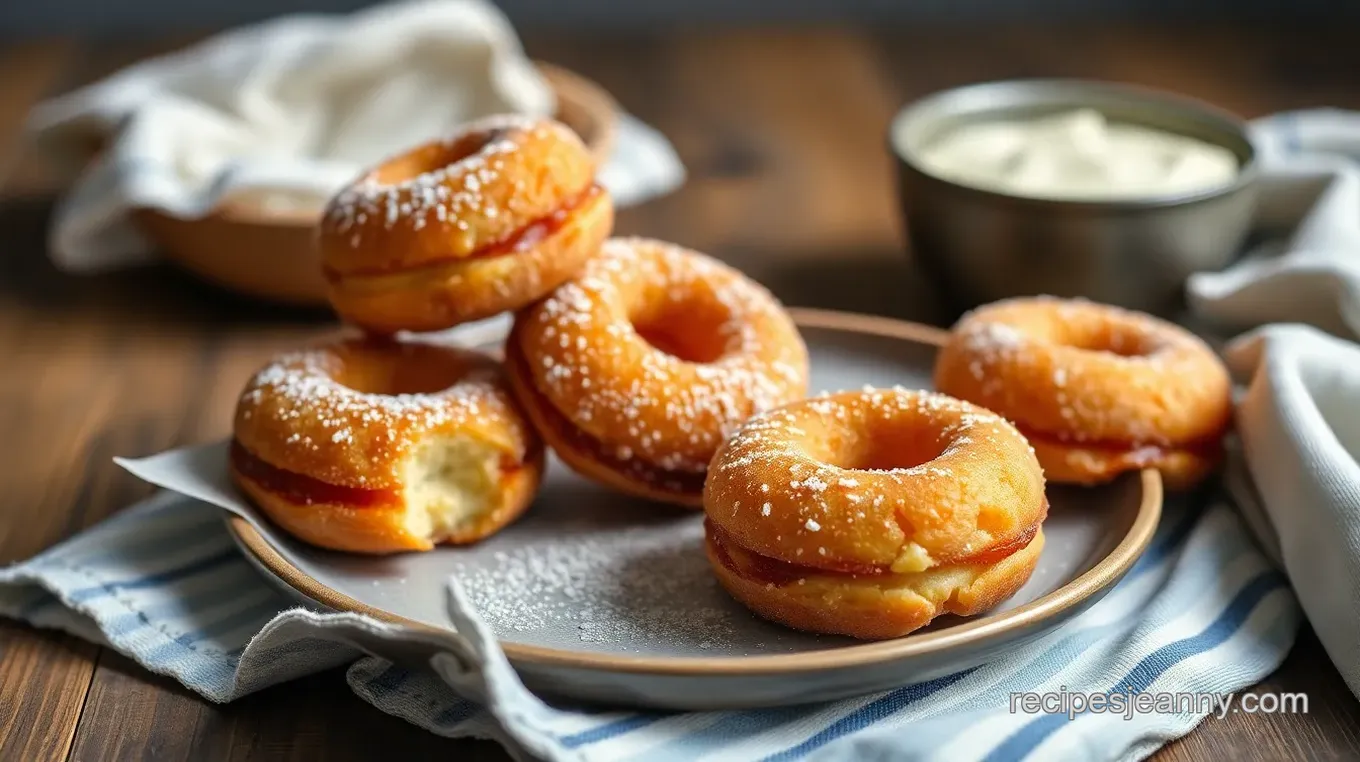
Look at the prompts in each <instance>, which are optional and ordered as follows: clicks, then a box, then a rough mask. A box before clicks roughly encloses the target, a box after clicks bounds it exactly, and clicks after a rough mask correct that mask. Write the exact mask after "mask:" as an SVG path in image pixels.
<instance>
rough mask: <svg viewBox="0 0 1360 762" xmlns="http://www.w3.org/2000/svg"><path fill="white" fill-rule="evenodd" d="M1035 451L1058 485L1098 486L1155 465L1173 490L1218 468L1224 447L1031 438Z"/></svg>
mask: <svg viewBox="0 0 1360 762" xmlns="http://www.w3.org/2000/svg"><path fill="white" fill-rule="evenodd" d="M1030 444H1031V445H1032V446H1033V447H1034V454H1035V456H1036V457H1038V458H1039V463H1040V465H1042V466H1043V467H1044V478H1046V479H1048V480H1049V481H1052V482H1055V483H1058V484H1083V485H1096V484H1104V483H1106V482H1109V481H1113V480H1114V478H1115V477H1117V476H1119V475H1120V474H1122V473H1125V472H1128V471H1138V470H1142V469H1144V468H1155V469H1157V470H1158V471H1160V472H1161V474H1162V483H1163V485H1165V486H1166V488H1167V489H1170V490H1184V489H1189V488H1191V487H1193V486H1195V485H1196V484H1198V483H1200V482H1202V481H1204V479H1206V478H1208V476H1209V475H1210V474H1212V473H1213V472H1214V470H1215V469H1216V468H1218V464H1219V463H1220V462H1221V461H1222V459H1223V448H1222V447H1221V446H1215V447H1211V448H1200V449H1177V448H1167V447H1157V446H1144V447H1137V448H1133V449H1123V450H1116V449H1108V448H1103V447H1091V446H1086V445H1078V444H1069V443H1065V442H1058V441H1054V440H1051V439H1047V438H1043V437H1031V438H1030Z"/></svg>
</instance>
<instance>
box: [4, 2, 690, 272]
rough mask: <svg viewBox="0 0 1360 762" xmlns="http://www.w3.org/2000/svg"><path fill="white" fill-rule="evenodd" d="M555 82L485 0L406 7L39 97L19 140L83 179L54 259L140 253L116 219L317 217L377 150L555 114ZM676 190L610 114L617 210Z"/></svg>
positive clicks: (656, 146) (310, 22)
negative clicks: (219, 213) (468, 126)
mask: <svg viewBox="0 0 1360 762" xmlns="http://www.w3.org/2000/svg"><path fill="white" fill-rule="evenodd" d="M554 105H555V103H554V96H553V92H552V89H551V88H550V87H549V86H548V85H547V83H546V82H544V80H543V79H542V78H541V77H540V75H539V74H538V71H537V70H536V69H535V68H534V66H533V64H532V62H530V61H529V60H528V59H527V58H526V57H525V55H524V51H523V49H522V48H521V47H520V43H519V40H518V38H517V37H516V36H515V33H514V30H513V29H512V28H511V27H510V24H509V22H508V21H507V20H506V19H505V17H504V16H503V15H501V13H500V12H499V11H498V10H496V9H495V7H493V6H492V5H490V4H489V3H486V2H483V1H482V0H416V1H414V2H406V3H400V4H394V5H381V6H377V7H375V8H372V9H369V10H366V11H363V12H360V13H356V14H353V15H350V16H319V15H315V16H290V17H285V18H282V19H278V20H275V21H269V22H266V23H263V24H259V25H256V26H250V27H244V28H241V29H237V30H234V31H231V32H228V33H226V34H223V35H220V36H217V37H214V38H212V39H210V40H208V41H206V42H204V43H201V44H199V45H196V46H194V47H191V48H189V49H187V50H184V51H181V52H178V53H174V54H172V55H169V56H165V57H162V58H156V59H152V60H149V61H146V62H143V63H140V64H137V65H135V66H132V67H130V68H128V69H125V70H123V71H121V72H118V73H117V74H114V75H113V76H111V77H109V78H108V79H105V80H103V81H101V82H97V83H95V84H93V85H90V86H88V87H84V88H81V89H79V90H76V91H75V92H72V93H69V94H67V95H63V96H61V97H58V98H56V99H54V100H51V101H48V102H45V103H42V104H39V105H38V106H37V107H36V108H35V109H34V110H33V112H32V114H31V115H30V117H29V122H28V130H29V132H30V135H31V136H32V138H33V139H34V141H35V142H36V145H37V146H38V147H39V148H40V149H41V150H42V151H43V152H44V154H46V155H47V156H49V157H51V158H52V159H53V160H54V163H55V164H57V165H58V166H60V167H63V168H64V169H65V170H66V171H67V172H68V173H72V174H76V173H78V174H79V178H78V180H77V181H76V182H75V184H74V186H73V187H72V189H71V190H70V192H69V193H68V194H67V196H66V197H65V198H64V199H62V201H61V203H60V205H59V206H58V208H57V211H56V216H55V220H54V224H53V228H52V232H51V242H50V247H49V248H50V251H51V254H52V257H53V259H54V261H55V262H56V263H57V265H58V266H59V267H62V268H63V269H67V270H71V271H94V270H103V269H109V268H114V267H118V266H121V265H125V264H129V263H132V262H136V261H139V260H142V259H145V258H147V257H148V256H149V255H151V254H152V248H151V246H150V245H149V243H148V242H147V241H146V240H145V239H144V238H143V237H142V236H141V235H140V234H139V233H138V231H137V229H136V228H135V227H134V226H133V225H132V224H131V222H130V220H129V217H128V213H129V212H130V211H131V210H133V209H136V208H155V209H160V210H163V211H165V212H167V213H169V214H171V215H173V216H177V217H185V218H197V217H202V216H205V215H207V214H209V213H211V212H212V211H213V210H215V209H217V208H219V207H221V206H223V205H226V204H234V203H246V204H252V205H263V206H264V207H265V208H271V209H279V210H292V211H297V210H319V209H320V207H321V205H322V204H324V202H325V201H326V199H328V198H329V197H330V196H331V195H332V194H333V193H334V192H335V191H336V190H337V189H338V188H340V187H341V186H342V185H344V184H345V183H346V182H349V181H350V180H352V179H353V178H354V177H355V176H356V175H357V174H358V173H359V171H360V170H361V169H362V168H363V167H365V166H367V165H369V164H372V163H374V162H376V161H378V160H381V159H382V158H383V157H385V156H388V155H390V154H393V153H396V152H398V151H400V150H403V149H405V148H408V147H410V146H412V145H417V144H419V143H421V142H424V141H426V140H429V139H432V138H434V137H437V136H439V135H443V134H447V133H448V132H449V131H450V129H451V128H453V127H455V126H456V125H458V124H460V123H462V122H465V121H467V120H469V119H473V118H476V117H480V116H484V115H487V114H492V113H500V112H517V113H526V114H535V115H542V114H550V113H552V112H553V109H554ZM683 180H684V168H683V166H682V165H681V163H680V161H679V159H678V158H677V157H676V155H675V151H674V150H673V149H672V148H671V146H670V144H669V143H668V142H667V141H666V139H665V138H664V137H662V136H661V135H660V134H659V133H657V132H656V131H655V130H653V129H651V128H650V127H648V126H646V125H645V124H642V123H641V122H639V121H638V120H636V119H634V118H632V117H630V116H628V115H626V114H621V115H620V123H619V125H618V130H617V134H616V138H615V149H614V152H613V155H612V156H611V157H610V160H609V161H608V162H607V163H606V164H605V166H604V167H602V169H601V172H600V181H601V183H602V184H604V185H605V186H606V187H608V188H609V190H610V192H611V193H612V194H613V196H614V198H615V200H616V202H617V203H618V204H620V205H629V204H635V203H638V202H641V201H644V200H646V199H647V198H650V197H652V196H655V195H659V194H663V193H667V192H669V191H671V190H673V189H674V188H676V187H678V186H679V185H680V183H682V182H683Z"/></svg>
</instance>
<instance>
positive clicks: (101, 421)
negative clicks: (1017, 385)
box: [0, 24, 1360, 762]
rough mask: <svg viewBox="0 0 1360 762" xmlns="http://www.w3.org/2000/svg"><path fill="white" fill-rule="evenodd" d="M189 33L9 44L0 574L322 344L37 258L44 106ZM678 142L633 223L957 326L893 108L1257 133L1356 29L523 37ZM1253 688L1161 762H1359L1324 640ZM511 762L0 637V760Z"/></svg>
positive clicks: (1355, 60)
mask: <svg viewBox="0 0 1360 762" xmlns="http://www.w3.org/2000/svg"><path fill="white" fill-rule="evenodd" d="M189 40H190V38H187V37H186V38H180V39H168V40H157V41H154V42H137V43H129V42H117V43H115V42H107V41H88V40H65V39H62V40H46V41H40V42H30V43H18V44H11V45H8V46H0V442H2V443H0V456H2V457H0V485H2V486H0V562H9V561H14V560H18V559H22V558H26V557H28V556H31V555H33V554H35V553H37V552H38V551H40V550H42V549H43V548H45V547H47V546H48V545H51V544H52V543H55V542H57V541H59V540H61V539H62V538H64V537H67V536H69V535H70V534H72V533H74V532H78V531H80V530H81V529H82V528H83V527H87V526H89V525H91V524H93V523H95V522H97V521H99V520H100V519H101V518H103V517H104V516H107V515H108V514H110V513H111V512H113V511H116V510H118V509H119V508H122V507H124V506H126V505H128V504H130V503H132V502H133V501H136V500H138V499H140V498H142V497H145V496H146V495H147V494H148V493H149V492H150V490H149V488H148V487H146V486H145V485H143V484H140V483H138V482H137V481H136V480H134V479H132V478H131V477H130V476H128V475H126V474H124V473H122V472H121V471H120V470H119V469H117V468H116V467H115V466H114V465H113V464H112V463H111V462H110V458H112V457H113V456H115V455H134V456H135V455H147V454H150V453H153V452H157V451H160V450H163V449H166V448H169V447H175V446H179V445H184V444H189V443H195V442H202V441H206V440H210V439H214V438H218V437H221V436H224V435H225V434H226V433H227V432H228V430H229V415H230V412H231V409H232V405H233V402H234V398H235V396H236V394H237V392H238V389H239V388H240V386H241V384H243V383H244V381H245V379H246V376H247V375H248V374H249V373H250V371H251V370H253V369H254V367H255V366H257V365H258V364H260V363H261V362H262V361H263V360H264V359H265V358H266V357H267V356H269V355H270V354H272V353H274V352H275V351H277V350H279V349H281V348H284V347H289V346H292V345H295V344H297V343H300V342H304V341H307V340H308V339H310V338H313V337H315V336H317V335H319V334H321V333H325V332H328V331H331V330H333V325H332V323H331V322H330V320H329V318H328V317H327V316H326V315H325V314H314V313H307V312H299V311H294V310H285V309H279V308H274V307H269V306H266V305H260V304H256V303H252V302H250V301H248V300H244V299H240V298H235V297H232V296H228V295H225V294H221V293H218V292H217V291H215V290H213V289H212V288H210V287H207V286H205V285H203V284H200V283H197V282H195V281H194V280H192V279H191V278H189V277H186V276H184V275H181V274H180V273H178V272H175V271H173V270H170V269H169V268H165V267H150V268H145V269H139V270H136V271H130V272H122V273H118V274H113V275H104V276H91V277H69V276H65V275H62V274H60V273H58V272H56V271H55V270H54V269H53V268H52V267H51V266H50V265H49V264H48V263H47V261H46V259H45V255H44V239H45V235H46V228H47V224H48V221H49V218H50V214H51V209H52V203H53V195H54V193H56V192H57V191H58V190H59V189H58V188H57V187H56V183H55V181H54V179H53V178H52V177H51V176H50V175H48V174H47V173H46V172H45V171H44V169H43V168H42V166H41V165H40V164H39V163H38V162H37V161H35V159H34V157H32V156H31V155H29V151H28V149H27V148H26V147H25V146H24V145H23V142H22V140H21V137H22V130H21V127H22V121H23V118H24V114H25V112H26V111H27V109H28V108H29V106H30V105H31V104H32V103H34V102H35V101H36V100H38V99H41V98H43V97H44V96H48V95H51V94H55V93H58V92H61V91H63V90H66V89H69V88H71V87H73V86H76V85H78V84H81V83H83V82H87V81H90V80H91V79H93V78H96V77H98V76H101V75H103V74H105V73H108V72H110V71H112V70H113V69H115V68H117V67H120V66H123V65H126V64H128V63H130V62H132V61H135V60H137V59H138V58H141V57H143V56H146V55H149V54H154V53H156V52H160V51H165V50H168V49H171V48H174V47H176V46H179V45H182V44H184V43H185V42H187V41H189ZM526 44H527V47H528V49H529V52H530V53H531V54H532V55H534V56H535V57H538V58H542V59H546V60H549V61H554V62H557V63H560V64H563V65H565V66H568V67H570V68H573V69H576V70H578V71H580V72H582V73H584V74H586V75H588V76H590V77H593V78H595V79H597V80H598V81H599V82H601V83H603V84H604V85H605V86H606V87H607V88H609V89H610V90H611V91H612V92H614V93H615V94H616V95H617V96H618V98H619V100H620V101H621V102H622V103H623V104H624V105H625V106H626V107H627V108H628V109H629V110H631V111H633V112H634V113H636V114H638V115H639V116H641V117H642V118H643V119H645V120H647V121H648V122H650V123H652V124H654V125H656V126H657V127H659V128H660V129H661V130H663V131H664V132H665V133H666V134H667V135H669V136H670V138H671V139H672V140H673V141H674V143H675V145H676V147H677V148H678V149H679V151H680V154H681V156H682V157H683V158H684V160H685V162H686V163H687V165H688V167H689V169H690V172H691V174H692V177H691V179H690V181H689V183H688V184H687V185H686V186H685V188H684V189H683V190H682V191H680V192H678V193H676V194H674V195H673V196H670V197H668V198H666V199H662V200H659V201H656V202H653V203H650V204H648V205H645V206H643V207H640V208H637V209H632V210H628V211H625V212H624V213H623V214H622V215H621V216H620V218H619V223H618V229H619V231H620V232H623V233H636V234H647V235H651V236H656V237H661V238H668V239H672V240H675V241H678V242H681V243H684V244H687V245H689V246H692V247H695V248H698V249H700V250H705V251H708V252H711V253H713V254H716V255H719V256H721V257H723V258H725V259H727V260H728V261H730V262H732V263H734V264H736V265H738V266H740V267H742V268H744V269H746V270H747V271H748V272H749V273H750V274H751V275H753V276H755V277H756V278H758V279H760V280H762V281H764V282H766V283H767V284H768V285H769V286H771V287H772V288H773V289H774V290H775V291H776V292H777V293H778V294H779V296H780V297H782V298H783V299H784V300H785V301H787V302H788V303H791V304H795V305H802V306H821V307H835V308H841V309H856V310H861V311H870V312H878V313H882V314H887V315H894V316H899V317H905V318H910V319H915V320H922V321H927V322H939V321H941V320H944V319H946V315H947V313H946V312H945V311H944V310H943V309H942V307H941V305H940V304H938V303H937V302H936V300H935V299H934V296H933V291H932V289H931V288H930V287H929V286H928V285H927V284H925V283H923V282H922V281H921V280H920V279H919V277H918V276H915V275H913V273H912V271H911V270H910V269H909V268H908V266H907V263H906V260H905V258H904V256H903V253H902V245H901V243H900V231H899V229H898V224H897V219H896V214H895V212H894V204H895V202H894V199H893V193H892V181H891V176H890V170H891V164H890V162H889V161H888V160H887V157H886V153H885V147H884V145H885V142H884V128H885V126H886V124H887V121H888V119H889V117H890V116H891V114H892V113H893V111H894V110H895V109H896V108H897V107H898V106H899V105H901V104H902V103H904V102H906V101H908V100H911V99H913V98H915V97H918V96H920V95H924V94H926V93H928V92H930V91H933V90H936V89H939V88H942V87H946V86H950V85H955V84H961V83H965V82H970V81H976V80H984V79H993V78H1003V77H1022V76H1084V77H1101V78H1108V79H1116V80H1126V81H1132V82H1138V83H1143V84H1148V85H1154V86H1158V87H1163V88H1170V89H1174V90H1179V91H1182V92H1185V93H1188V94H1190V95H1194V96H1199V97H1202V98H1205V99H1208V100H1211V101H1213V102H1216V103H1218V104H1219V105H1222V106H1224V107H1227V108H1229V109H1232V110H1234V111H1237V112H1239V113H1241V114H1243V115H1246V116H1255V115H1260V114H1264V113H1268V112H1271V111H1277V110H1282V109H1293V108H1301V107H1307V106H1315V105H1335V106H1342V107H1349V108H1360V79H1357V77H1358V76H1360V46H1357V45H1356V44H1355V38H1354V28H1353V26H1350V25H1345V24H1336V25H1332V26H1326V25H1312V26H1308V27H1289V26H1287V25H1272V26H1259V27H1253V28H1225V27H1223V26H1221V25H1214V26H1207V25H1206V26H1198V27H1184V26H1183V27H1176V28H1167V27H1137V26H1119V27H1111V26H1091V27H1064V28H1045V29H1034V28H1021V27H1014V28H997V29H988V30H983V29H979V28H977V27H973V26H970V27H955V28H948V27H944V28H931V29H920V28H918V29H914V30H911V29H900V30H882V29H878V30H868V29H855V28H835V29H826V28H821V29H817V30H812V29H803V30H796V29H795V30H782V31H758V30H743V31H730V32H722V33H700V32H675V33H652V34H647V35H637V34H632V35H619V34H613V33H610V34H606V33H600V34H594V35H591V34H584V35H583V34H581V33H572V34H570V35H565V34H529V35H527V36H526ZM1255 690H1258V691H1266V690H1280V691H1305V692H1307V693H1308V694H1309V696H1310V709H1311V711H1310V713H1309V714H1307V715H1269V716H1267V715H1251V716H1249V715H1241V714H1234V715H1230V716H1229V717H1228V718H1227V719H1226V720H1224V721H1219V720H1215V719H1209V720H1207V721H1205V722H1204V723H1203V724H1202V725H1201V726H1200V727H1199V728H1198V729H1197V730H1195V731H1194V732H1193V733H1191V734H1190V735H1189V736H1188V737H1187V738H1185V739H1184V740H1181V741H1179V742H1176V743H1173V744H1171V745H1170V746H1168V747H1167V748H1166V749H1164V750H1163V751H1162V752H1160V753H1159V754H1158V757H1157V758H1158V759H1160V760H1222V759H1238V760H1277V759H1312V758H1316V759H1337V760H1350V759H1357V758H1360V704H1357V702H1356V700H1355V698H1354V697H1352V696H1351V694H1350V693H1349V692H1348V691H1347V690H1346V688H1345V686H1344V684H1343V683H1342V681H1341V679H1340V677H1339V676H1338V675H1337V673H1336V671H1335V669H1333V667H1332V666H1331V665H1330V663H1329V662H1328V660H1327V657H1326V655H1325V654H1324V653H1323V651H1322V649H1321V647H1320V646H1319V644H1318V642H1317V639H1316V638H1315V637H1314V636H1313V635H1312V634H1311V632H1309V631H1307V630H1305V631H1304V632H1303V633H1301V636H1300V639H1299V644H1298V646H1297V647H1296V648H1295V650H1294V652H1293V654H1292V655H1291V656H1290V658H1289V659H1288V661H1286V663H1285V665H1284V666H1283V667H1282V668H1281V669H1280V671H1279V672H1277V673H1276V674H1275V675H1274V676H1272V677H1271V678H1269V679H1267V680H1266V681H1265V682H1264V683H1262V684H1261V685H1259V686H1257V687H1256V689H1255ZM436 755H456V758H458V759H480V758H487V759H502V758H503V757H504V755H503V753H502V752H501V751H500V750H499V748H498V747H496V746H494V745H493V744H490V743H487V742H474V741H458V742H453V741H448V740H444V739H439V738H436V737H434V736H432V735H430V734H427V733H425V732H423V731H420V730H417V729H415V728H413V727H411V726H408V725H406V724H405V723H403V722H401V721H400V720H396V719H393V718H390V717H387V716H384V715H382V714H380V713H379V712H378V711H376V710H374V709H372V708H370V707H369V706H367V705H366V704H364V703H362V702H361V701H360V700H359V699H357V698H355V697H354V696H353V695H352V694H351V693H350V692H349V690H348V689H347V688H346V686H345V684H344V681H343V678H342V675H341V674H340V673H337V672H333V673H327V674H321V675H317V676H314V677H311V678H308V679H305V680H300V681H297V682H295V683H291V684H288V685H284V686H280V687H276V688H272V689H269V690H266V691H264V692H262V693H260V694H258V695H255V696H251V697H248V698H245V699H242V700H240V701H238V702H235V703H233V704H231V705H226V706H215V705H212V704H209V703H207V702H205V701H203V700H201V699H199V698H198V697H197V696H195V695H194V694H192V693H190V692H188V691H186V690H185V689H183V688H182V687H180V686H179V685H178V684H176V683H174V682H173V681H171V680H168V679H165V678H162V677H157V676H154V675H151V674H148V673H146V672H145V671H143V670H141V669H140V668H138V667H137V666H136V665H135V664H133V663H131V662H130V661H128V660H127V659H126V658H124V657H122V656H119V655H118V654H116V653H114V652H113V651H110V650H108V649H105V648H100V647H97V646H93V645H90V644H87V643H84V642H81V641H79V640H76V639H73V638H70V637H65V636H61V635H55V634H52V633H48V632H40V631H36V630H33V629H31V628H28V627H25V626H22V625H16V624H13V623H0V760H6V761H7V760H22V761H23V762H28V761H30V760H33V761H38V760H51V759H67V758H70V759H78V760H105V759H153V758H154V759H172V760H179V759H185V760H188V759H193V760H203V759H233V760H236V759H300V760H303V759H305V760H312V759H364V758H371V757H377V756H384V757H387V758H393V759H407V758H412V757H414V756H420V757H426V756H428V757H434V756H436Z"/></svg>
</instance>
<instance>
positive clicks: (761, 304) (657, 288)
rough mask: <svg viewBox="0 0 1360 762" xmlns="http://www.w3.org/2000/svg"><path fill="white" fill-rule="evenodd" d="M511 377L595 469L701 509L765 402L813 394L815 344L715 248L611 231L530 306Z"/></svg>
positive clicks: (548, 425) (619, 482)
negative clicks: (725, 447) (721, 453)
mask: <svg viewBox="0 0 1360 762" xmlns="http://www.w3.org/2000/svg"><path fill="white" fill-rule="evenodd" d="M506 365H507V367H508V368H509V371H510V379H511V384H512V386H513V388H514V390H515V393H516V395H517V396H518V397H519V399H520V402H521V403H522V404H523V405H524V408H525V410H526V411H527V412H528V414H529V417H530V419H531V420H532V421H533V422H534V425H535V426H536V427H537V428H538V430H539V431H540V432H541V433H542V435H543V437H544V439H546V440H547V442H548V445H549V446H550V447H551V448H552V449H553V451H554V452H556V453H557V454H558V455H559V456H560V457H561V458H562V460H563V461H564V462H566V464H567V465H568V466H570V467H571V468H572V469H574V470H575V471H577V472H579V473H580V474H582V475H583V476H586V477H587V478H590V479H593V480H595V481H598V482H600V483H602V484H605V485H607V486H610V487H613V488H615V489H618V490H620V491H623V492H627V493H630V494H634V495H639V496H642V497H646V498H650V499H654V500H659V501H664V502H670V503H676V504H681V505H689V506H693V507H698V506H699V505H700V503H701V494H702V491H703V483H704V474H705V471H706V470H707V468H708V462H709V461H710V460H711V459H712V457H713V453H714V451H716V450H717V449H718V446H719V445H721V444H722V442H723V441H724V440H725V439H726V438H727V436H728V435H729V434H730V433H731V432H732V431H733V430H735V429H736V427H737V426H738V425H739V424H741V422H743V421H745V420H746V419H747V418H748V417H750V416H751V415H752V414H754V413H757V412H759V411H761V410H765V409H768V408H771V407H775V406H777V405H781V404H784V403H785V402H788V401H790V400H794V399H798V398H800V397H802V396H803V395H804V394H805V393H806V390H807V374H808V360H807V348H806V347H805V346H804V345H803V340H802V337H801V336H799V334H798V329H797V328H796V327H795V326H794V324H793V320H792V319H791V318H790V317H789V315H788V313H786V312H785V311H784V309H783V307H782V306H780V304H779V302H778V301H776V300H775V298H774V297H773V296H772V295H771V294H770V293H769V292H768V291H766V290H765V289H764V288H763V287H761V286H760V285H759V284H757V283H755V282H754V281H751V280H749V279H748V278H746V277H745V276H743V275H742V274H741V273H739V272H737V271H736V270H733V269H732V268H730V267H727V266H726V265H723V264H721V263H720V262H717V261H716V260H713V259H711V258H709V257H706V256H704V255H702V254H698V253H696V252H693V251H688V250H686V249H682V248H680V247H678V246H675V245H673V244H668V243H663V242H660V241H651V240H645V239H612V240H609V241H606V242H605V244H604V246H603V248H602V249H601V252H600V255H599V256H598V257H596V258H595V259H593V260H591V261H590V262H589V263H588V264H587V265H586V268H585V270H584V271H583V272H582V274H581V276H580V277H578V278H576V279H575V280H572V281H569V282H567V283H566V284H564V285H562V286H561V287H560V288H558V289H557V290H556V291H554V292H553V293H552V295H551V296H549V297H548V298H547V299H545V300H544V301H542V302H540V303H539V304H536V305H534V306H532V307H530V308H528V309H527V310H525V311H523V312H521V313H520V314H519V315H518V316H517V317H516V320H515V325H514V328H513V329H512V331H511V334H510V340H509V342H508V344H507V346H506Z"/></svg>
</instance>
